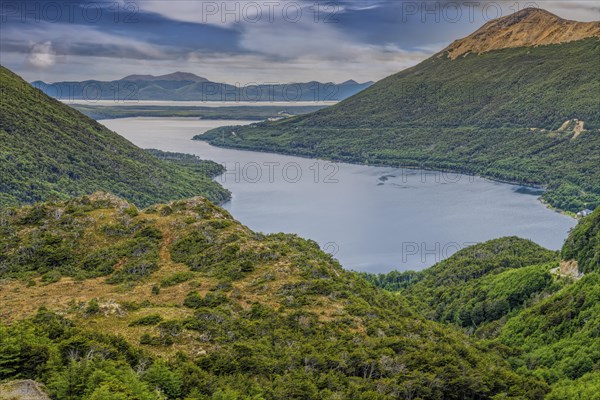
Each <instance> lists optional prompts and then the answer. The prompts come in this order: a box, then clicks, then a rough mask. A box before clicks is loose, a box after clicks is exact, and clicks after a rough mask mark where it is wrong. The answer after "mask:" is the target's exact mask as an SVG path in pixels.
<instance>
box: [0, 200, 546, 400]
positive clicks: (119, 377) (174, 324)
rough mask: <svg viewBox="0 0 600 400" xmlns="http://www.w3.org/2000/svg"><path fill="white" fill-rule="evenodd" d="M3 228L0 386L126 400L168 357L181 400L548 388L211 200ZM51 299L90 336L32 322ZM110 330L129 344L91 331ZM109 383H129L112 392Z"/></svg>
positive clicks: (461, 394)
mask: <svg viewBox="0 0 600 400" xmlns="http://www.w3.org/2000/svg"><path fill="white" fill-rule="evenodd" d="M0 220H1V221H2V225H1V228H2V235H0V238H1V242H0V246H1V248H2V250H3V251H2V253H1V254H2V259H1V260H0V265H1V266H2V268H0V277H1V278H4V280H2V281H0V282H1V283H0V285H1V290H0V303H1V304H3V308H2V315H1V318H2V320H3V321H4V326H1V324H0V334H3V337H4V338H5V340H4V342H3V344H0V380H1V379H2V378H17V377H20V378H34V379H39V380H42V381H43V382H44V383H46V384H48V386H49V387H50V388H51V390H53V392H54V393H55V394H58V395H60V394H61V393H65V391H66V390H67V389H68V390H70V391H71V396H72V397H70V398H74V399H79V398H86V399H89V398H94V399H96V398H102V399H103V398H113V399H114V398H119V399H120V398H128V397H115V393H117V392H118V388H119V386H118V385H119V384H118V382H121V385H125V386H126V388H127V390H130V391H131V390H134V388H135V387H137V386H136V385H137V383H136V384H135V385H134V383H132V382H129V381H128V380H135V379H134V378H133V377H136V376H137V378H136V379H141V380H143V382H142V383H140V385H142V386H143V387H146V388H147V385H148V381H150V382H151V383H152V382H154V384H155V385H158V384H157V383H156V380H153V379H150V378H148V374H149V373H148V372H144V371H146V370H147V368H148V366H149V365H152V366H153V367H151V369H150V370H152V368H159V367H155V366H156V365H163V364H165V363H166V364H167V367H166V368H168V369H169V370H170V371H172V373H173V374H175V375H176V376H178V377H179V378H178V380H177V379H175V380H174V382H175V383H173V385H174V386H175V388H174V387H171V389H172V393H176V394H173V395H169V396H168V398H172V399H175V398H185V397H186V396H188V395H189V396H190V398H195V399H206V398H211V397H210V396H213V397H212V398H213V399H218V398H222V397H215V396H216V395H214V393H216V392H217V391H218V390H229V389H230V390H237V391H238V392H241V393H244V394H246V395H251V394H256V395H260V396H261V397H255V398H256V399H260V398H264V399H317V398H318V399H365V400H366V399H386V398H397V397H410V396H412V398H431V399H441V398H444V399H465V398H467V399H475V398H477V399H482V398H489V397H490V396H492V395H493V394H498V393H506V394H509V395H510V396H515V397H517V398H540V396H541V394H542V393H544V392H545V390H546V389H545V387H546V386H545V384H543V383H540V381H538V380H535V379H530V378H523V377H520V376H518V375H516V374H514V373H513V372H511V371H510V369H508V368H507V366H506V364H505V362H504V361H503V360H502V359H501V358H500V356H499V353H497V352H496V351H495V350H493V349H491V348H487V347H485V346H480V345H478V344H477V343H475V342H474V341H473V340H471V339H469V338H467V336H465V335H464V334H462V333H460V332H459V331H458V330H456V329H454V328H451V327H444V326H442V325H439V324H437V323H435V322H431V321H427V320H425V319H423V318H422V317H419V316H418V315H416V314H415V313H414V312H413V311H412V310H411V309H410V307H408V306H407V304H406V302H405V301H404V300H403V298H402V297H397V296H392V295H389V294H386V293H385V292H383V291H380V290H377V289H375V288H373V287H372V286H371V285H369V284H367V283H366V282H365V281H364V280H362V279H360V278H359V277H357V276H356V275H354V274H352V273H350V272H347V271H345V270H343V269H342V268H341V266H340V265H339V264H338V263H337V262H335V261H334V260H333V259H332V258H331V257H330V256H329V255H327V254H325V253H323V252H322V251H320V250H319V248H318V246H317V245H316V244H315V243H313V242H310V241H306V240H302V239H299V238H298V237H295V236H291V235H283V234H279V235H269V236H263V235H260V234H256V233H254V232H251V231H250V230H249V229H247V228H245V227H244V226H242V225H240V224H239V223H238V222H236V221H234V220H233V219H232V218H231V216H230V215H229V214H227V212H226V211H224V210H222V209H220V208H218V207H216V206H214V205H212V204H211V203H209V202H208V201H206V200H203V199H200V198H196V199H191V200H186V201H180V202H175V203H171V204H169V205H160V206H155V207H151V208H149V209H147V210H145V211H137V210H136V209H135V208H133V207H131V205H130V204H128V203H126V202H124V201H122V200H120V199H118V198H114V197H112V196H109V195H103V194H95V195H94V196H91V197H85V198H81V199H75V200H71V201H69V202H66V203H56V204H43V205H36V206H34V207H25V208H20V209H16V210H5V211H4V212H3V214H2V217H1V218H0ZM111 255H112V256H111ZM114 255H116V257H114ZM11 278H13V279H11ZM94 299H97V301H96V300H94ZM42 305H45V306H46V307H47V308H48V309H50V310H53V311H58V312H60V313H61V314H62V315H65V316H66V317H68V318H69V319H71V320H72V321H74V322H75V324H76V325H77V326H78V327H77V328H68V326H69V325H70V323H69V322H66V321H63V322H53V321H55V318H56V317H53V316H51V315H48V314H47V313H46V312H42V314H41V316H40V315H38V317H37V319H34V320H25V321H24V322H17V321H19V320H21V319H23V318H25V317H27V316H31V315H34V314H35V312H36V309H38V307H40V306H42ZM11 320H12V321H13V322H12V324H8V325H7V324H6V322H7V321H11ZM36 321H37V322H36ZM99 327H101V331H102V333H103V334H116V335H119V336H121V339H115V338H111V337H106V336H102V335H99V334H94V333H91V332H92V331H91V330H98V328H99ZM11 338H12V339H11ZM126 342H128V343H130V344H132V345H133V349H136V348H137V349H139V348H141V349H142V350H132V349H131V348H130V347H128V346H130V345H126V344H125V343H126ZM117 348H118V350H117ZM91 349H93V353H91V354H99V355H100V357H102V358H100V359H96V358H94V357H93V356H90V355H89V354H90V350H91ZM55 354H56V355H57V356H56V357H55V356H54V355H55ZM60 354H65V356H64V357H65V358H63V359H61V358H60V356H58V355H60ZM69 354H70V355H71V356H70V358H69V357H67V355H69ZM73 355H74V356H73ZM141 359H146V360H148V361H146V362H145V363H142V361H141ZM161 359H162V361H160V360H161ZM112 363H117V364H115V365H113V364H112ZM140 363H142V364H143V365H145V367H139V365H142V364H140ZM117 366H118V371H117V372H115V371H114V370H115V368H117ZM111 368H112V369H111ZM132 368H136V369H138V371H142V372H140V373H138V374H137V375H136V374H135V373H133V370H132ZM140 368H141V369H140ZM93 370H95V371H96V375H94V374H92V372H91V371H93ZM100 370H103V371H108V372H105V373H103V374H101V375H98V373H99V371H100ZM110 371H112V372H110ZM92 375H93V376H95V378H93V377H90V376H92ZM162 375H164V376H167V375H168V374H167V373H166V372H165V373H164V374H162ZM109 376H110V377H111V378H110V380H115V381H118V382H117V383H111V384H107V385H109V387H108V388H102V384H104V383H106V381H107V380H109V378H108V377H109ZM112 376H114V378H112ZM132 376H133V377H132ZM73 379H75V380H77V381H78V382H79V381H81V382H80V383H78V386H72V384H68V382H71V381H72V380H73ZM124 380H125V381H126V383H123V382H124ZM136 382H137V381H136ZM161 382H162V381H161ZM177 382H179V383H177ZM144 385H146V386H144ZM194 385H195V387H196V390H197V392H196V394H197V395H194V396H191V394H190V393H192V389H193V387H194ZM158 386H160V387H161V388H163V389H164V387H163V386H161V385H158ZM143 387H142V388H140V389H139V390H140V391H141V392H143V390H142V389H143ZM101 390H104V391H108V393H109V394H112V395H113V397H110V396H109V395H106V397H100V396H99V395H98V394H97V393H96V391H101ZM125 390H126V389H123V391H125ZM198 391H199V392H198ZM95 396H97V397H95ZM59 397H60V396H59ZM129 398H133V397H129ZM138 398H149V399H151V398H156V397H152V396H150V397H142V396H141V395H140V396H139V397H138ZM227 398H233V399H238V398H239V399H243V398H246V397H242V396H240V397H227Z"/></svg>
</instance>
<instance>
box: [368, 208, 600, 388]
mask: <svg viewBox="0 0 600 400" xmlns="http://www.w3.org/2000/svg"><path fill="white" fill-rule="evenodd" d="M598 215H599V211H596V212H594V213H593V214H592V215H590V216H587V217H585V218H582V220H581V221H580V222H579V224H578V225H577V226H576V227H575V228H574V229H573V230H572V232H571V233H570V235H569V237H568V238H567V240H566V242H565V245H564V247H563V250H562V252H561V254H560V256H561V258H562V261H561V263H560V266H561V267H560V268H559V259H558V254H557V253H554V252H550V251H548V250H545V249H542V248H540V247H539V246H537V245H535V244H533V243H531V242H529V241H526V240H523V239H517V238H504V239H498V240H492V241H490V242H486V243H482V244H479V245H476V246H472V247H470V248H466V249H464V250H462V251H460V252H458V253H456V254H455V255H454V256H452V257H450V258H449V259H447V260H445V261H443V262H441V263H439V264H436V265H435V266H433V267H431V268H429V269H427V270H424V271H422V272H408V273H390V274H386V275H379V276H375V275H364V274H363V276H364V277H366V278H367V280H369V281H371V282H372V283H374V284H376V285H378V286H380V287H387V288H392V289H394V288H397V289H398V293H400V295H401V296H403V297H406V298H408V301H409V303H411V304H412V305H414V306H415V308H417V309H418V310H419V311H420V312H421V313H422V314H423V315H425V316H427V317H428V318H430V319H433V320H437V321H440V322H445V323H447V324H451V325H456V326H460V327H463V328H464V329H465V331H466V332H473V333H474V334H475V336H477V337H482V338H486V339H487V340H491V342H492V343H495V344H498V345H502V346H509V348H511V349H513V350H515V351H513V352H507V353H506V355H507V358H508V360H509V361H510V363H511V365H512V366H513V368H514V370H515V371H517V372H518V373H519V374H520V375H522V376H535V377H538V378H540V379H543V380H544V381H546V383H547V384H549V385H550V386H551V392H550V393H549V394H548V395H547V398H548V399H576V398H582V399H584V398H585V399H588V398H589V399H596V398H598V393H600V390H599V389H600V384H599V382H600V375H599V374H598V370H599V368H600V275H599V274H598V271H600V269H599V268H598V265H599V264H598V257H597V255H598V231H599V227H600V219H599V218H598ZM573 261H576V262H577V264H578V265H579V267H580V271H582V272H584V275H583V276H582V277H581V276H578V274H577V273H576V272H577V271H575V273H573V272H572V271H567V272H569V273H567V274H565V273H563V271H562V269H563V267H564V265H563V263H565V262H566V263H567V266H570V264H571V263H572V262H573ZM567 270H569V268H567Z"/></svg>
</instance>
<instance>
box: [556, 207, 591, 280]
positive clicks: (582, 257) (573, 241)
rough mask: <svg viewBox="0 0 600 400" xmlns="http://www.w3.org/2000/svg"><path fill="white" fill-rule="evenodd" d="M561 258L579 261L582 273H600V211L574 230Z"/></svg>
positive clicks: (584, 220) (584, 219) (589, 216)
mask: <svg viewBox="0 0 600 400" xmlns="http://www.w3.org/2000/svg"><path fill="white" fill-rule="evenodd" d="M561 256H562V258H563V259H564V260H575V261H577V265H578V267H579V271H580V272H583V273H588V272H600V209H598V210H596V211H594V212H593V213H592V214H591V215H588V216H587V217H585V218H583V219H582V220H581V221H580V222H579V224H577V226H576V227H575V228H573V230H572V231H571V233H570V234H569V238H568V239H567V241H566V242H565V245H564V246H563V248H562V253H561Z"/></svg>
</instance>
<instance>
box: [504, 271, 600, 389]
mask: <svg viewBox="0 0 600 400" xmlns="http://www.w3.org/2000/svg"><path fill="white" fill-rule="evenodd" d="M499 341H500V342H501V343H503V344H505V345H509V346H513V347H518V348H520V349H522V352H521V353H520V354H518V355H516V356H515V357H513V358H511V363H512V364H513V366H514V367H515V368H516V370H517V371H518V372H520V373H521V374H524V375H525V374H528V373H533V375H534V376H537V377H540V378H543V379H544V380H546V381H547V382H548V383H549V384H552V385H553V390H552V392H551V393H550V395H549V396H548V397H547V398H548V399H597V398H598V394H599V393H600V275H598V274H597V273H592V274H589V275H587V276H584V277H583V278H582V279H581V280H580V281H577V282H576V283H574V284H572V285H570V286H568V287H566V288H565V289H563V290H561V291H560V292H558V293H557V294H555V295H553V296H551V297H549V298H547V299H545V300H543V301H541V302H539V303H538V304H536V305H535V306H533V307H531V308H530V309H527V310H525V311H524V312H523V313H521V314H520V315H519V316H517V317H515V318H512V319H510V320H509V321H508V322H507V323H506V325H505V326H504V328H503V329H502V333H501V335H500V338H499Z"/></svg>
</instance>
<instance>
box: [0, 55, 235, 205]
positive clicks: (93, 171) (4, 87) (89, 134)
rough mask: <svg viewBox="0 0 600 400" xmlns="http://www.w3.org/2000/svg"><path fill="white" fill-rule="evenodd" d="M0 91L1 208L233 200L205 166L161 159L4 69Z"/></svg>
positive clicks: (213, 167) (0, 74) (1, 74)
mask: <svg viewBox="0 0 600 400" xmlns="http://www.w3.org/2000/svg"><path fill="white" fill-rule="evenodd" d="M0 93H1V95H0V165H1V168H2V174H1V178H0V179H1V180H0V206H5V205H16V204H19V203H23V202H24V203H33V202H36V201H41V200H45V199H65V198H67V197H69V196H76V195H82V194H89V193H92V192H94V191H97V190H106V191H111V192H113V193H116V194H118V195H121V196H123V197H125V198H127V199H129V200H131V201H133V202H135V203H136V204H138V205H142V206H147V205H150V204H153V203H157V202H160V201H165V200H170V199H177V198H184V197H190V196H197V195H202V196H206V197H208V198H209V199H211V200H213V201H215V202H221V201H224V200H226V199H228V198H229V193H228V192H227V191H226V190H225V189H223V188H222V187H221V186H219V185H218V184H217V183H215V182H213V181H212V179H211V177H210V176H208V174H207V173H204V172H203V171H202V169H201V168H199V166H198V165H196V166H194V167H190V166H189V165H181V164H180V165H175V164H173V163H171V162H165V161H161V160H158V159H157V158H156V157H153V156H151V155H149V154H147V153H146V152H145V151H143V150H141V149H139V148H137V147H136V146H134V145H133V144H131V143H130V142H128V141H127V140H125V139H124V138H122V137H121V136H119V135H117V134H115V133H114V132H111V131H110V130H108V129H106V128H105V127H104V126H102V125H100V124H98V123H97V122H95V121H93V120H91V119H90V118H88V117H86V116H84V115H83V114H81V113H79V112H77V111H75V110H73V109H72V108H70V107H68V106H66V105H64V104H62V103H60V102H58V101H56V100H54V99H52V98H50V97H48V96H46V95H45V94H43V93H42V92H40V91H39V90H37V89H34V88H33V87H31V86H30V85H29V84H27V83H26V82H25V81H23V80H22V79H21V78H19V77H18V76H17V75H15V74H13V73H12V72H10V71H9V70H7V69H6V68H4V67H1V66H0ZM203 165H204V166H208V165H209V164H208V163H204V164H203ZM215 167H216V166H214V165H213V166H210V167H208V170H207V171H208V172H214V171H215Z"/></svg>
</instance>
